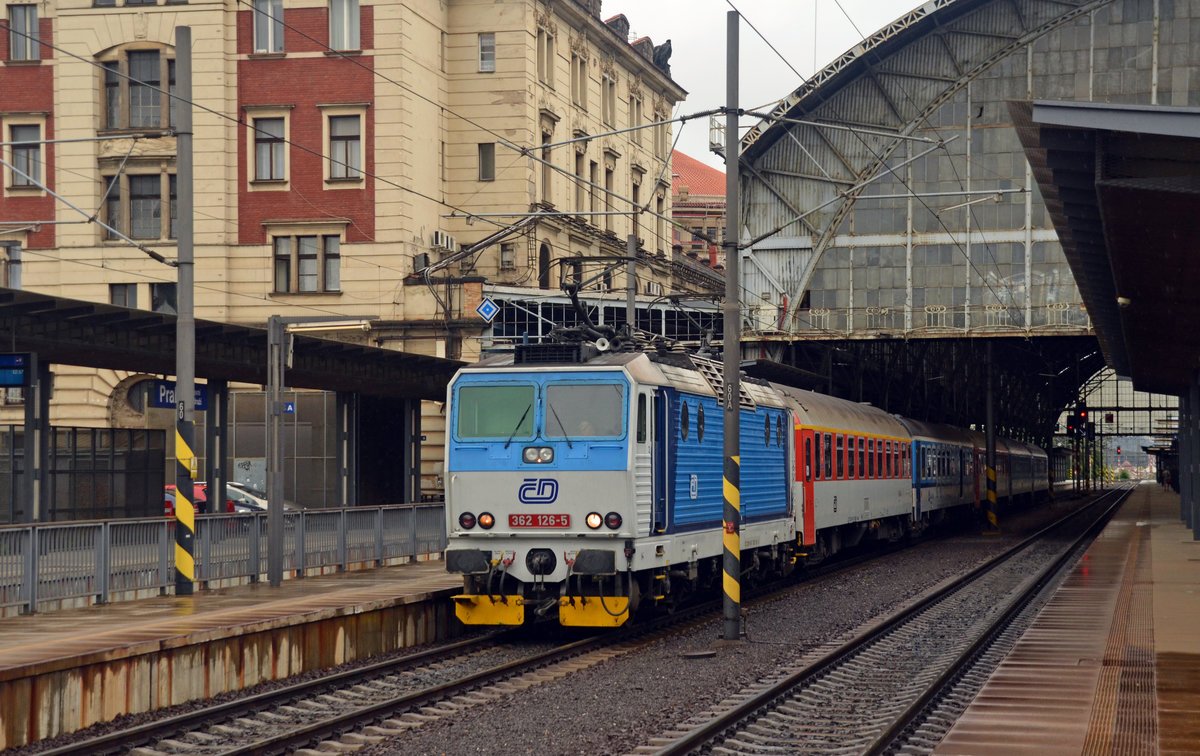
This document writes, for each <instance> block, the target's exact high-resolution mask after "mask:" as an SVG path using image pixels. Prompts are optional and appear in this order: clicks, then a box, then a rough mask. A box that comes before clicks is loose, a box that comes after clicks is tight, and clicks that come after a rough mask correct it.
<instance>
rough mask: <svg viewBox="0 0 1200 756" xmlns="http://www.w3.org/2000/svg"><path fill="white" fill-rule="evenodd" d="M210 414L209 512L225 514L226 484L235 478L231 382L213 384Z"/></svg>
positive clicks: (207, 456) (206, 429)
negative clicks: (231, 440) (230, 452)
mask: <svg viewBox="0 0 1200 756" xmlns="http://www.w3.org/2000/svg"><path fill="white" fill-rule="evenodd" d="M206 390H207V391H208V412H207V413H205V416H204V479H205V480H206V481H208V507H207V511H208V512H210V513H212V512H223V511H225V508H224V507H223V506H221V503H223V502H224V501H225V500H226V498H227V497H226V496H225V491H226V489H225V484H226V483H228V482H229V476H230V475H232V474H233V466H232V464H231V463H230V459H229V382H228V381H209V382H208V385H207V387H206Z"/></svg>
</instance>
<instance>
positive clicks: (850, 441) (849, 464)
mask: <svg viewBox="0 0 1200 756" xmlns="http://www.w3.org/2000/svg"><path fill="white" fill-rule="evenodd" d="M857 445H858V438H857V437H855V436H850V437H848V438H847V439H846V477H847V478H851V479H853V478H855V477H856V475H857V474H856V472H855V470H857V469H858V468H857V467H855V465H854V449H855V447H856V446H857Z"/></svg>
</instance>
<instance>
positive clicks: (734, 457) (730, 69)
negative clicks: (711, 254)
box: [722, 11, 742, 641]
mask: <svg viewBox="0 0 1200 756" xmlns="http://www.w3.org/2000/svg"><path fill="white" fill-rule="evenodd" d="M725 56H726V64H725V95H726V104H727V106H728V109H727V110H726V112H725V238H724V239H723V240H722V241H723V246H724V247H725V308H724V325H723V327H724V330H725V339H724V342H725V362H724V373H725V396H724V402H725V418H724V419H725V433H724V454H725V480H724V493H725V508H724V525H725V538H724V547H725V548H724V556H723V567H724V572H725V575H724V578H723V580H722V583H723V589H724V594H725V598H724V603H723V606H724V615H725V634H724V637H725V640H727V641H733V640H738V639H739V638H740V637H741V630H742V628H741V617H740V615H741V601H742V588H741V578H742V564H741V557H742V550H741V535H740V533H739V529H740V526H741V491H740V486H741V477H740V472H739V466H740V465H741V456H740V453H739V448H738V447H739V445H740V441H741V433H740V431H741V425H740V418H739V416H738V413H739V412H740V410H741V406H740V405H741V402H740V400H739V397H740V394H741V391H740V386H739V383H738V373H739V371H740V370H741V369H742V364H741V363H742V344H741V334H742V327H741V322H740V320H741V317H740V315H741V313H740V303H739V296H738V295H739V290H738V285H739V284H740V280H739V274H738V262H739V261H738V255H740V254H741V253H740V252H739V251H738V240H739V239H740V238H741V234H740V232H739V229H740V228H741V218H740V217H739V214H738V202H739V198H738V159H739V155H738V148H739V147H740V144H739V141H738V110H737V109H738V13H737V11H729V12H728V13H727V14H726V43H725Z"/></svg>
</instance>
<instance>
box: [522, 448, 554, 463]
mask: <svg viewBox="0 0 1200 756" xmlns="http://www.w3.org/2000/svg"><path fill="white" fill-rule="evenodd" d="M521 458H522V459H524V460H525V461H526V462H528V463H529V464H531V465H544V464H547V463H549V462H553V461H554V449H553V448H552V447H549V446H526V447H525V451H524V452H523V453H522V454H521Z"/></svg>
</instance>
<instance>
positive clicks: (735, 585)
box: [721, 405, 742, 640]
mask: <svg viewBox="0 0 1200 756" xmlns="http://www.w3.org/2000/svg"><path fill="white" fill-rule="evenodd" d="M735 406H736V405H735ZM740 487H741V457H726V458H725V479H724V492H725V510H724V511H725V514H724V520H725V537H724V546H725V549H724V554H723V555H722V557H721V568H722V573H723V574H722V581H721V587H722V589H723V590H724V592H725V600H724V609H725V639H726V640H737V639H738V638H740V637H741V632H742V628H741V622H740V617H741V605H742V587H741V576H742V536H741V532H740V528H739V527H738V525H739V523H740V522H741V491H740Z"/></svg>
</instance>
